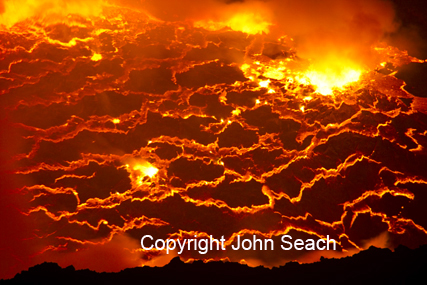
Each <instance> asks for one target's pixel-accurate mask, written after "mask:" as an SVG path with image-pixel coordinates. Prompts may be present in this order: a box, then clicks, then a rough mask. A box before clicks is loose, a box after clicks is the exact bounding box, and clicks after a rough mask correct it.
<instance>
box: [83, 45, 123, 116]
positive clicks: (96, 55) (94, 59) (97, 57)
mask: <svg viewBox="0 0 427 285" xmlns="http://www.w3.org/2000/svg"><path fill="white" fill-rule="evenodd" d="M90 59H91V60H93V61H99V60H101V59H102V55H101V54H99V53H94V54H93V55H92V57H91V58H90ZM119 122H120V120H119Z"/></svg>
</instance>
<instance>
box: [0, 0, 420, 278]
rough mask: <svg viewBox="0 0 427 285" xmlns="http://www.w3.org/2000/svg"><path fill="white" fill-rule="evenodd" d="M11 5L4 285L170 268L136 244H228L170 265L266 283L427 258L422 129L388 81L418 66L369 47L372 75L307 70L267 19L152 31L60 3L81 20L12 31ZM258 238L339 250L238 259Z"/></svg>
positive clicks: (150, 26) (396, 53) (341, 67)
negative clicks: (261, 269) (303, 272)
mask: <svg viewBox="0 0 427 285" xmlns="http://www.w3.org/2000/svg"><path fill="white" fill-rule="evenodd" d="M6 3H7V5H6V6H5V7H6V8H5V9H6V11H9V12H7V13H5V14H3V15H2V18H1V21H2V23H3V24H4V26H3V27H2V30H1V33H0V38H1V40H0V48H1V50H2V53H1V61H0V81H1V86H2V88H1V94H0V104H1V106H2V108H3V109H4V114H3V115H2V121H4V122H6V121H7V122H10V126H11V127H10V128H9V129H7V130H6V131H3V133H4V134H5V135H8V136H10V138H11V139H10V143H8V144H7V148H6V149H5V153H7V154H8V155H7V157H6V158H7V161H6V162H7V164H6V163H5V164H4V165H6V166H5V167H6V168H5V169H6V170H5V171H8V172H7V173H8V179H12V180H13V183H11V184H10V185H9V186H7V187H8V188H7V189H6V186H4V189H3V188H2V191H5V192H6V190H7V191H10V192H13V191H12V190H11V189H17V190H16V191H14V192H13V195H15V196H16V197H17V198H16V199H17V200H18V201H19V203H16V205H19V207H18V208H19V211H20V213H21V214H19V215H17V216H16V219H17V220H19V221H25V224H26V225H27V226H26V227H25V230H24V229H21V230H22V235H21V236H20V237H21V238H19V239H16V240H17V241H16V242H17V243H16V244H15V245H14V246H15V247H13V248H14V249H18V248H20V246H21V244H20V243H22V244H26V246H25V250H26V251H25V252H24V253H22V254H21V255H19V254H18V255H14V254H15V253H13V254H12V253H10V255H9V256H8V258H10V259H11V260H15V263H14V264H15V265H14V266H15V267H8V268H9V269H8V270H9V271H5V272H3V273H2V274H3V276H9V275H11V274H12V273H13V274H14V273H16V272H17V271H18V270H20V269H24V268H20V266H21V267H25V266H28V265H29V264H31V263H37V262H42V261H45V260H47V261H55V262H58V263H59V264H60V265H62V266H66V265H69V264H73V265H74V266H76V268H85V267H90V268H96V269H97V270H101V271H102V270H119V269H123V268H126V267H130V266H138V265H144V264H149V265H156V264H157V265H163V264H165V263H167V262H168V261H169V260H170V259H171V258H172V257H173V256H174V255H176V254H177V253H176V252H173V253H170V254H169V255H166V252H165V251H160V250H156V249H155V248H153V249H151V250H143V249H142V248H141V246H140V244H139V240H140V239H141V237H143V236H145V235H151V236H153V237H154V239H156V240H157V239H163V240H166V239H175V240H183V239H202V238H208V237H210V236H214V237H221V236H224V238H225V247H226V250H225V251H212V252H208V253H207V254H205V255H201V254H200V253H199V252H197V251H194V250H193V251H192V250H190V251H184V252H183V253H182V254H181V255H180V257H181V258H182V259H183V260H185V261H192V260H194V259H202V260H205V261H208V260H231V261H235V262H242V263H243V262H246V263H248V264H251V265H264V266H274V265H279V264H284V263H285V262H287V261H290V260H298V261H314V260H318V258H319V256H320V255H328V254H330V255H331V256H345V255H350V254H353V253H355V252H358V251H359V250H360V249H362V248H366V247H367V246H369V245H370V244H374V243H375V244H376V245H377V246H378V245H380V246H383V247H389V248H394V247H396V246H397V245H399V244H404V245H407V246H410V247H416V246H418V245H420V244H425V243H427V230H426V229H427V218H426V217H425V215H424V214H422V213H424V212H425V211H424V207H425V206H424V205H425V202H426V200H427V196H426V194H425V193H427V192H426V191H427V174H426V172H425V161H426V159H427V152H426V147H427V123H426V122H427V115H426V113H425V112H424V111H422V110H420V109H418V107H417V106H418V105H417V104H420V103H419V102H421V101H420V100H422V98H421V99H420V98H417V97H415V96H414V95H412V94H410V93H408V92H407V91H406V90H405V89H404V87H405V82H403V81H402V80H400V79H397V78H396V77H395V76H394V75H395V73H396V71H397V69H398V68H399V67H400V66H402V65H404V64H408V63H411V62H417V63H422V62H424V61H423V60H419V59H416V58H414V57H411V56H409V55H408V54H407V53H406V52H404V51H400V50H398V49H396V48H393V47H389V46H386V45H381V44H380V43H378V45H376V46H373V47H369V51H370V52H372V53H374V54H375V57H374V58H375V60H374V61H373V62H374V63H373V64H374V65H375V68H369V67H367V66H366V65H364V64H362V63H357V64H356V62H357V59H352V60H350V59H349V58H334V59H333V60H332V59H331V61H329V62H327V64H324V62H323V61H322V60H320V59H316V58H302V57H300V56H299V54H298V49H297V47H298V45H295V44H293V43H292V42H293V39H292V38H291V37H290V36H288V35H286V34H280V35H279V36H277V35H275V34H273V33H272V34H269V32H270V30H273V28H274V25H273V22H272V21H270V20H269V18H266V17H265V16H264V15H265V14H264V13H263V11H261V12H259V13H258V14H257V13H256V11H253V10H250V11H248V10H244V9H243V10H242V9H240V10H239V9H237V10H236V13H234V14H233V13H231V12H230V13H226V14H225V16H224V17H222V18H219V19H217V20H215V19H213V18H212V19H207V20H205V21H204V22H203V21H201V20H200V21H162V20H160V19H159V18H156V17H154V16H153V15H148V13H145V12H140V11H137V10H135V9H133V10H132V9H129V8H126V7H118V6H110V7H104V9H103V10H98V6H96V5H93V7H92V6H91V7H92V9H95V8H96V9H95V10H96V11H92V12H87V13H86V10H85V9H86V8H87V7H86V5H85V4H84V3H83V2H82V3H80V2H70V3H78V5H79V6H78V9H77V8H76V9H77V10H76V9H74V8H73V9H72V8H70V7H68V6H67V9H70V10H67V11H69V12H71V14H68V13H67V15H66V18H63V19H62V18H61V16H60V15H58V14H56V17H58V18H61V20H60V21H59V20H58V18H55V19H53V18H49V17H47V18H46V16H43V17H42V16H40V15H37V13H38V9H28V11H27V10H24V11H22V14H19V15H16V17H15V16H14V14H13V12H12V11H14V10H13V9H15V8H16V7H15V6H14V7H15V8H13V7H12V8H11V6H10V5H12V4H11V2H10V1H7V2H6ZM46 3H54V4H50V5H49V7H52V9H54V8H55V7H56V8H55V9H57V10H55V11H60V10H61V9H60V8H61V7H62V6H61V5H62V4H61V3H62V2H61V1H60V2H58V3H57V2H56V1H50V2H46ZM55 5H56V6H55ZM58 5H59V6H58ZM70 5H71V4H70ZM224 5H225V4H224ZM233 5H238V4H236V3H234V4H233ZM26 7H29V8H31V6H26ZM37 7H38V8H40V7H39V6H37ZM73 7H74V6H73ZM85 7H86V8H85ZM255 7H256V6H255ZM40 9H41V8H40ZM49 9H50V8H49ZM79 9H83V11H80V10H79ZM232 10H233V9H230V11H232ZM100 11H102V12H100ZM64 13H65V12H64ZM251 13H252V14H251ZM59 14H60V13H59ZM31 16H34V17H31ZM14 17H15V18H14ZM24 19H25V21H21V20H24ZM15 23H16V24H15ZM13 24H15V25H13ZM276 33H277V31H276ZM324 95H328V96H324ZM417 102H418V103H417ZM8 126H9V125H8ZM8 193H9V192H8ZM15 196H14V197H15ZM10 208H11V209H12V208H13V209H15V208H16V207H10ZM8 211H9V210H8ZM10 211H12V210H10ZM18 216H19V217H18ZM23 223H24V222H23ZM27 229H28V230H27ZM255 234H256V235H257V236H258V237H263V238H265V239H272V240H273V241H275V242H276V243H278V244H279V243H280V242H278V240H280V236H282V235H285V234H289V235H291V236H292V237H293V238H294V239H297V238H301V239H304V240H306V239H309V238H316V239H319V238H321V239H326V237H330V238H331V239H332V238H333V239H334V240H336V241H337V251H336V252H328V253H323V252H322V253H321V254H320V253H318V252H316V253H311V254H308V253H307V252H305V251H295V250H294V251H289V252H286V253H285V254H284V253H283V251H271V252H259V251H243V250H237V251H233V250H232V249H231V246H230V245H231V244H233V243H234V242H235V240H236V239H237V237H239V236H241V237H242V239H243V238H244V237H245V236H252V235H255ZM18 243H19V244H18ZM8 246H10V247H11V248H12V245H8ZM18 252H19V251H18ZM111 257H113V258H114V260H115V262H116V263H114V266H113V265H112V264H111V259H112V258H111ZM18 260H23V261H18ZM16 264H18V265H16ZM0 277H2V276H0Z"/></svg>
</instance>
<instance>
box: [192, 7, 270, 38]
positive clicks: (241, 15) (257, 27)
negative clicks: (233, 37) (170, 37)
mask: <svg viewBox="0 0 427 285" xmlns="http://www.w3.org/2000/svg"><path fill="white" fill-rule="evenodd" d="M226 14H227V13H226ZM267 19H268V17H267V16H265V15H262V14H261V13H260V12H259V11H257V12H254V11H241V12H237V13H236V12H233V13H230V14H229V16H228V17H225V18H224V19H223V20H220V21H213V20H200V21H197V22H196V23H195V26H196V27H202V28H205V29H207V30H209V31H218V30H221V29H223V28H225V27H229V28H230V29H232V30H233V31H240V32H243V33H247V34H252V35H255V34H261V33H266V34H267V33H269V32H270V28H269V27H270V26H271V25H272V23H271V22H270V21H269V20H267Z"/></svg>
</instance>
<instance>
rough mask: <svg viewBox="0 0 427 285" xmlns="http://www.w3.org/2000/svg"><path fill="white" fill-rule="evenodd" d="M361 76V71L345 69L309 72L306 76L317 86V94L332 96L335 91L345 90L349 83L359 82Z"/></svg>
mask: <svg viewBox="0 0 427 285" xmlns="http://www.w3.org/2000/svg"><path fill="white" fill-rule="evenodd" d="M361 74H362V72H361V71H360V70H354V69H351V68H344V69H343V70H342V71H339V72H335V71H334V70H332V69H326V70H325V71H324V72H319V71H316V70H309V71H307V72H306V73H305V76H306V77H307V78H308V80H309V82H310V83H311V84H312V85H314V86H315V88H316V92H318V93H320V94H322V95H330V94H332V92H333V89H343V87H344V86H346V85H348V84H349V83H352V82H355V81H358V80H359V78H360V75H361Z"/></svg>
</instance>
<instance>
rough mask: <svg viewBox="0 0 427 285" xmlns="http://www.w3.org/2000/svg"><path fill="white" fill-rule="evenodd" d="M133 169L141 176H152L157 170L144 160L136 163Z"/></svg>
mask: <svg viewBox="0 0 427 285" xmlns="http://www.w3.org/2000/svg"><path fill="white" fill-rule="evenodd" d="M132 169H133V170H139V171H141V173H142V174H143V176H148V177H150V178H152V177H153V176H154V175H156V174H157V172H159V170H158V169H157V168H156V167H154V166H152V165H151V164H150V163H149V162H144V163H140V164H136V165H135V166H134V167H133V168H132Z"/></svg>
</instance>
